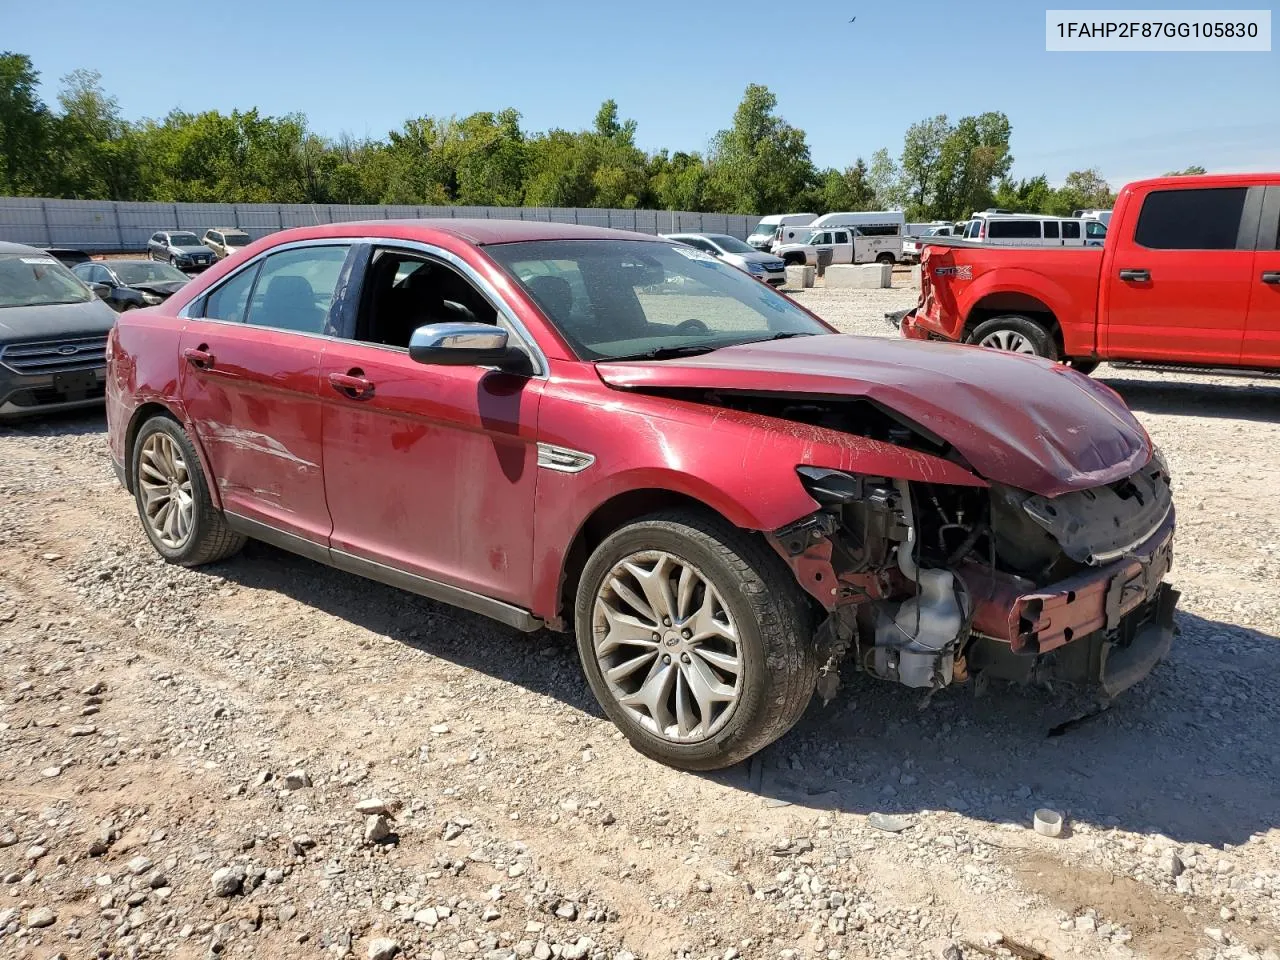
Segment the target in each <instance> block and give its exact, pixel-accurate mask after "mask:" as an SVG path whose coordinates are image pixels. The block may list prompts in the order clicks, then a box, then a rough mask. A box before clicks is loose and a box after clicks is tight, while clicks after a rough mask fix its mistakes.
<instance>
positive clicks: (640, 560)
mask: <svg viewBox="0 0 1280 960" xmlns="http://www.w3.org/2000/svg"><path fill="white" fill-rule="evenodd" d="M636 574H639V576H637V575H636ZM686 577H687V578H688V580H687V581H686ZM646 578H648V579H646ZM633 601H638V602H633ZM574 613H575V628H576V633H577V640H578V653H579V655H580V656H581V658H582V664H583V668H584V670H585V672H586V674H587V680H588V682H589V683H590V685H591V690H592V692H593V693H594V694H595V696H596V699H597V700H598V701H599V702H600V706H601V707H603V708H604V711H605V713H607V714H608V715H609V719H611V720H612V721H613V722H614V723H615V724H616V725H617V726H618V728H619V729H620V730H621V731H622V732H623V733H624V734H625V735H626V737H627V739H628V740H630V741H631V745H632V746H633V747H635V748H636V750H638V751H639V752H641V753H643V754H644V755H645V756H647V757H650V758H651V759H654V760H657V761H658V762H659V763H664V764H667V765H669V766H672V767H678V768H680V769H683V770H718V769H720V768H722V767H728V766H731V765H732V764H735V763H737V762H739V761H741V760H744V759H746V758H747V757H750V756H751V755H752V754H754V753H756V752H757V751H759V750H761V749H763V748H764V747H766V746H768V745H769V744H770V743H772V742H773V741H775V740H777V739H778V738H779V737H781V736H782V735H783V734H784V733H786V732H787V731H788V730H790V729H791V728H792V727H793V726H794V725H795V723H796V721H798V720H799V719H800V717H801V715H802V714H803V713H804V711H805V708H806V707H807V706H808V704H809V700H810V698H811V697H812V695H813V689H814V685H815V683H816V682H817V675H818V662H817V652H816V650H815V646H814V643H813V637H812V617H811V611H810V605H809V601H808V598H807V596H806V595H804V594H803V592H802V591H801V590H800V588H799V586H798V585H797V584H796V582H795V578H794V577H793V576H792V574H791V571H790V570H788V569H787V567H786V566H785V565H784V564H783V563H782V561H781V560H780V559H779V557H778V556H777V555H776V554H774V553H772V552H771V551H770V550H769V549H768V547H767V546H766V545H765V544H764V543H762V542H760V541H759V540H758V539H757V538H755V537H753V536H752V535H750V534H748V533H745V532H743V531H742V530H739V529H737V528H736V527H733V526H730V525H729V524H728V523H726V522H724V521H723V520H720V519H719V518H716V517H712V516H709V515H707V514H703V513H699V512H696V511H692V510H677V511H670V512H664V513H657V514H652V515H650V516H647V517H642V518H641V519H639V520H637V521H635V522H634V523H631V524H628V525H627V526H625V527H623V528H621V529H620V530H618V531H616V532H615V533H613V534H612V535H611V536H609V537H608V538H607V539H606V540H605V541H604V542H603V543H602V544H600V546H599V547H597V548H596V550H595V552H594V553H593V554H592V555H591V558H590V559H589V560H588V561H587V564H586V567H585V568H584V569H583V571H582V577H581V579H580V580H579V582H578V587H577V597H576V602H575V610H574ZM664 616H666V617H667V621H668V622H667V623H665V624H664V623H663V617H664ZM654 637H657V638H658V639H657V640H656V641H655V640H654V639H653V638H654ZM664 658H665V659H664ZM627 668H630V669H629V670H628V669H627ZM606 671H607V672H608V676H606ZM682 698H683V702H680V701H681V700H682ZM628 701H629V702H628Z"/></svg>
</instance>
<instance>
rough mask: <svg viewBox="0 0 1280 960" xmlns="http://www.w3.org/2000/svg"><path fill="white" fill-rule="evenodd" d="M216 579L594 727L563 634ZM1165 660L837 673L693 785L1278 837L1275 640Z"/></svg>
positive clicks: (324, 591)
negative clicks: (1057, 687) (754, 748)
mask: <svg viewBox="0 0 1280 960" xmlns="http://www.w3.org/2000/svg"><path fill="white" fill-rule="evenodd" d="M215 569H216V572H217V573H218V574H219V575H220V576H222V577H225V578H226V579H227V580H229V581H232V582H235V583H239V584H242V585H244V586H246V587H254V588H257V589H263V590H272V591H276V592H278V593H282V594H285V595H287V596H290V597H292V598H293V599H295V600H297V601H298V602H299V603H302V604H306V605H307V606H310V607H314V608H315V609H317V610H322V611H324V612H325V613H328V614H331V615H332V616H334V617H338V618H340V619H342V620H345V621H347V622H348V623H351V624H353V625H355V626H359V627H362V628H364V629H365V630H369V631H371V632H373V633H375V634H379V635H382V636H386V637H390V638H391V639H392V640H394V641H396V642H397V643H401V644H404V645H405V646H408V647H412V648H414V649H416V650H421V651H423V652H425V653H428V654H430V655H431V656H434V657H441V658H443V659H446V660H449V661H451V662H453V663H456V664H458V665H459V666H463V667H466V668H468V669H471V670H477V671H480V672H482V673H484V674H487V675H489V676H491V677H494V678H496V679H498V680H502V681H504V682H507V683H512V684H516V685H519V686H522V687H524V688H525V689H527V690H530V691H532V692H534V693H537V694H539V695H542V696H548V697H554V698H555V699H557V700H559V701H561V702H562V703H564V704H566V705H567V706H569V707H571V708H573V709H575V710H579V711H582V712H583V713H586V714H589V715H591V716H593V717H596V718H602V717H603V713H602V712H601V710H600V709H599V706H598V705H597V704H596V702H595V700H594V699H593V698H592V696H591V693H590V691H589V689H588V688H587V684H586V681H585V679H584V678H583V676H582V669H581V667H580V665H579V663H578V657H577V651H576V649H575V647H574V644H573V641H572V639H571V638H570V637H568V636H566V635H562V634H556V633H552V632H550V631H543V632H541V633H537V634H524V633H520V632H518V631H516V630H512V629H509V628H507V627H504V626H501V625H499V624H496V623H494V622H492V621H490V620H488V619H486V618H484V617H480V616H477V615H473V614H470V613H467V612H465V611H461V610H457V609H455V608H452V607H448V606H444V605H442V604H437V603H433V602H431V601H429V600H424V599H422V598H420V597H416V596H413V595H411V594H407V593H403V592H401V591H399V590H395V589H392V588H390V587H384V586H382V585H380V584H377V583H372V582H370V581H366V580H362V579H360V578H359V577H355V576H350V575H348V574H345V573H341V572H338V571H335V570H331V569H330V568H328V567H325V566H322V565H320V564H317V563H313V562H311V561H309V560H305V559H302V558H300V557H296V556H294V555H292V554H289V553H285V552H283V551H279V550H276V549H275V548H273V547H269V546H266V545H264V544H260V543H255V542H250V544H249V546H248V547H247V548H246V550H245V552H244V553H243V554H241V555H239V556H238V557H237V558H236V559H235V560H233V561H231V562H229V563H224V564H219V565H218V566H217V567H216V568H215ZM1178 626H1179V628H1180V630H1181V634H1180V636H1179V638H1178V640H1177V642H1176V643H1175V645H1174V652H1173V654H1172V656H1171V657H1170V659H1169V660H1168V661H1166V662H1165V663H1162V664H1161V665H1160V666H1159V667H1158V668H1157V669H1156V671H1155V673H1153V674H1152V676H1150V677H1148V678H1147V679H1146V680H1145V681H1143V683H1141V684H1139V685H1138V686H1137V687H1135V688H1134V689H1132V690H1130V691H1129V692H1128V693H1127V694H1126V695H1125V696H1123V697H1122V698H1121V699H1119V700H1118V701H1117V702H1116V703H1115V704H1114V705H1112V706H1111V708H1110V709H1108V710H1106V711H1105V712H1103V713H1101V714H1100V715H1098V716H1096V717H1093V718H1092V719H1089V720H1087V721H1085V722H1083V723H1081V724H1079V725H1077V726H1075V727H1073V728H1072V729H1070V730H1069V731H1067V732H1065V733H1064V734H1063V735H1062V736H1057V737H1049V736H1048V735H1047V734H1048V731H1049V730H1050V729H1051V728H1053V727H1054V726H1056V725H1058V724H1060V723H1062V722H1063V721H1064V720H1068V719H1071V718H1073V717H1077V716H1079V715H1081V714H1082V713H1085V712H1087V711H1088V710H1089V708H1090V706H1091V701H1090V700H1088V699H1087V698H1085V697H1083V696H1081V695H1078V694H1074V693H1071V692H1067V691H1045V690H1039V689H1034V690H1033V689H1023V688H1018V687H1013V686H1005V685H998V684H993V685H992V687H991V689H990V690H989V691H988V692H987V693H986V695H985V696H983V697H981V698H977V697H975V696H974V693H973V689H972V686H971V685H970V686H964V687H956V688H953V689H948V690H944V691H942V692H940V693H939V694H937V695H936V696H935V697H934V698H933V700H932V702H931V703H930V704H929V705H928V706H927V707H925V708H923V709H921V708H920V703H921V697H920V696H919V695H918V694H916V693H913V692H912V691H909V690H907V689H906V688H904V687H897V686H890V685H889V684H885V683H882V682H880V681H876V680H872V679H870V678H867V677H864V676H861V675H858V674H852V673H850V672H849V671H847V670H846V678H845V683H844V688H843V689H842V690H841V692H840V693H839V695H838V696H837V698H836V699H835V700H834V701H833V702H832V703H831V704H829V705H828V706H826V707H823V706H821V705H820V703H819V702H818V701H816V700H815V701H814V704H813V705H812V706H811V707H810V709H809V711H808V713H807V714H806V715H805V717H804V719H803V720H802V721H801V722H800V724H799V725H798V726H797V727H796V728H795V729H794V730H793V731H792V732H791V733H790V734H788V735H787V736H786V737H784V738H783V739H782V740H780V741H779V742H778V743H776V744H774V745H773V746H772V747H770V748H768V749H767V750H765V751H763V752H762V753H761V754H760V755H759V758H758V760H757V761H756V762H754V763H753V764H750V765H748V764H742V765H739V766H738V767H735V768H733V769H730V770H727V771H723V772H720V773H717V774H709V775H707V776H708V779H710V780H712V781H714V782H717V783H720V784H722V785H724V786H726V787H729V788H731V789H735V790H741V791H744V792H750V793H758V794H760V795H762V796H763V797H765V798H766V802H774V803H778V804H783V803H791V804H794V805H796V806H800V807H811V808H815V809H826V810H831V809H836V810H844V811H849V812H854V813H864V814H865V813H870V812H873V811H879V812H882V813H892V814H900V815H906V816H910V815H911V814H914V813H918V812H919V811H921V810H926V809H929V810H953V811H956V812H960V813H963V814H965V815H966V816H969V817H975V818H978V819H982V820H988V821H990V822H1013V823H1018V824H1023V825H1029V824H1030V816H1031V812H1032V810H1033V809H1034V808H1036V807H1039V806H1052V807H1055V808H1057V809H1060V810H1065V811H1066V813H1067V815H1068V817H1069V818H1071V819H1073V820H1076V821H1079V822H1087V823H1091V824H1094V825H1096V826H1100V827H1107V826H1114V827H1120V828H1122V829H1125V830H1130V831H1134V832H1143V833H1153V832H1158V833H1163V834H1165V835H1167V836H1170V837H1173V838H1175V839H1177V840H1179V841H1183V842H1191V841H1195V842H1200V843H1207V844H1213V845H1217V846H1220V845H1222V844H1224V843H1233V844H1234V843H1242V842H1244V841H1245V840H1246V839H1248V838H1249V836H1250V835H1252V834H1254V833H1257V832H1260V831H1265V830H1267V829H1269V828H1272V827H1275V826H1278V825H1280V801H1278V800H1277V799H1276V793H1275V784H1276V783H1277V782H1280V702H1277V698H1275V696H1274V685H1275V680H1274V678H1275V677H1276V676H1280V638H1276V637H1271V636H1267V635H1265V634H1262V633H1258V632H1256V631H1251V630H1246V629H1243V628H1240V627H1234V626H1228V625H1225V624H1221V623H1216V622H1213V621H1208V620H1204V619H1201V618H1199V617H1196V616H1192V615H1188V614H1180V615H1179V617H1178Z"/></svg>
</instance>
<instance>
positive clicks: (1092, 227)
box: [1084, 220, 1107, 240]
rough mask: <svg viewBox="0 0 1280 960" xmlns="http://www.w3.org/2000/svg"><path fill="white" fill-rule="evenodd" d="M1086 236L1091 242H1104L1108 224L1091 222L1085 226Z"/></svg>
mask: <svg viewBox="0 0 1280 960" xmlns="http://www.w3.org/2000/svg"><path fill="white" fill-rule="evenodd" d="M1084 235H1085V237H1087V238H1088V239H1090V240H1103V239H1105V238H1106V236H1107V227H1106V224H1102V223H1097V222H1095V221H1093V220H1090V221H1089V222H1088V223H1086V224H1085V225H1084Z"/></svg>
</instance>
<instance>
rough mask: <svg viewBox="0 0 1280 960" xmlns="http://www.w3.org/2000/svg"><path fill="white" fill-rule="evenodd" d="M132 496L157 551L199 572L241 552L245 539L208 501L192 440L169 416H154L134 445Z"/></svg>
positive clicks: (145, 424) (210, 500)
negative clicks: (199, 569) (196, 568)
mask: <svg viewBox="0 0 1280 960" xmlns="http://www.w3.org/2000/svg"><path fill="white" fill-rule="evenodd" d="M132 473H133V491H134V499H135V500H136V501H137V504H138V517H139V519H141V520H142V529H143V530H144V531H145V532H146V534H147V539H148V540H150V541H151V545H152V546H153V547H155V548H156V552H157V553H159V554H160V556H162V557H164V558H165V559H166V560H168V561H169V562H170V563H179V564H182V566H184V567H196V566H200V565H201V564H204V563H213V562H215V561H217V560H223V559H225V558H227V557H229V556H231V555H232V554H233V553H237V552H238V551H239V550H240V548H241V547H243V546H244V544H245V537H244V536H242V535H241V534H238V533H236V532H235V531H234V530H232V529H231V528H230V527H228V526H227V523H226V520H224V519H223V516H222V514H221V513H220V512H219V511H218V509H217V508H216V507H215V506H214V505H213V500H212V499H211V498H210V497H209V488H208V487H207V486H206V485H205V481H204V471H202V470H201V469H200V460H199V457H198V456H197V454H196V451H195V448H194V447H193V446H192V445H191V440H190V439H189V438H188V437H187V435H186V433H185V432H184V431H183V429H182V427H181V426H179V425H178V424H177V423H176V422H175V421H173V420H170V419H169V418H168V417H163V416H159V417H152V418H151V419H150V420H148V421H147V422H146V423H144V424H143V425H142V427H141V428H140V429H139V430H138V436H137V438H136V439H135V440H134V443H133V464H132Z"/></svg>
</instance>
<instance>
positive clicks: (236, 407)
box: [180, 245, 349, 544]
mask: <svg viewBox="0 0 1280 960" xmlns="http://www.w3.org/2000/svg"><path fill="white" fill-rule="evenodd" d="M348 251H349V247H348V246H347V245H332V246H300V247H295V248H291V249H286V250H282V251H280V252H278V253H274V254H271V255H270V256H268V257H265V258H262V259H260V260H256V261H254V262H253V263H251V264H249V265H248V266H246V267H245V268H244V269H242V270H240V271H239V272H237V273H235V274H232V275H231V276H230V277H229V278H228V279H227V280H226V281H224V282H223V283H221V284H219V285H218V286H217V287H214V288H213V289H212V290H211V291H210V293H209V294H208V295H207V297H206V298H205V300H204V304H203V311H202V314H203V315H202V316H201V317H199V318H194V319H192V320H190V321H188V323H187V326H186V329H185V331H184V332H183V335H182V340H181V347H180V349H181V351H182V358H183V362H182V367H181V370H182V372H181V374H180V376H181V382H180V392H181V395H182V401H183V404H184V405H185V407H186V412H187V416H188V418H189V419H190V420H191V422H192V424H193V426H194V427H195V432H196V435H197V437H198V438H199V440H200V444H201V446H202V447H203V449H204V451H205V455H206V456H207V457H208V459H209V465H210V468H211V472H212V474H213V478H214V481H215V482H216V483H217V485H218V493H219V496H220V497H221V499H222V505H223V508H224V509H225V510H227V511H229V512H230V513H233V514H237V515H239V516H243V517H247V518H248V519H250V520H255V521H258V522H259V523H265V524H268V525H270V526H272V527H275V528H278V529H281V530H284V531H286V532H288V533H292V534H294V535H296V536H300V537H303V538H305V539H308V540H311V541H314V542H316V543H319V544H323V543H325V541H326V540H327V538H328V536H329V531H330V529H331V527H332V524H331V523H330V520H329V512H328V507H327V505H326V503H325V495H324V477H323V474H322V472H321V462H320V443H321V432H320V430H321V423H320V398H319V383H320V379H319V378H320V360H321V357H322V356H323V354H324V350H325V346H326V344H327V343H328V342H329V341H328V339H327V333H328V323H329V312H330V307H331V304H332V302H333V300H334V293H335V290H336V289H337V287H338V282H339V278H340V276H341V275H342V274H343V266H344V262H345V260H346V258H347V255H348Z"/></svg>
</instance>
